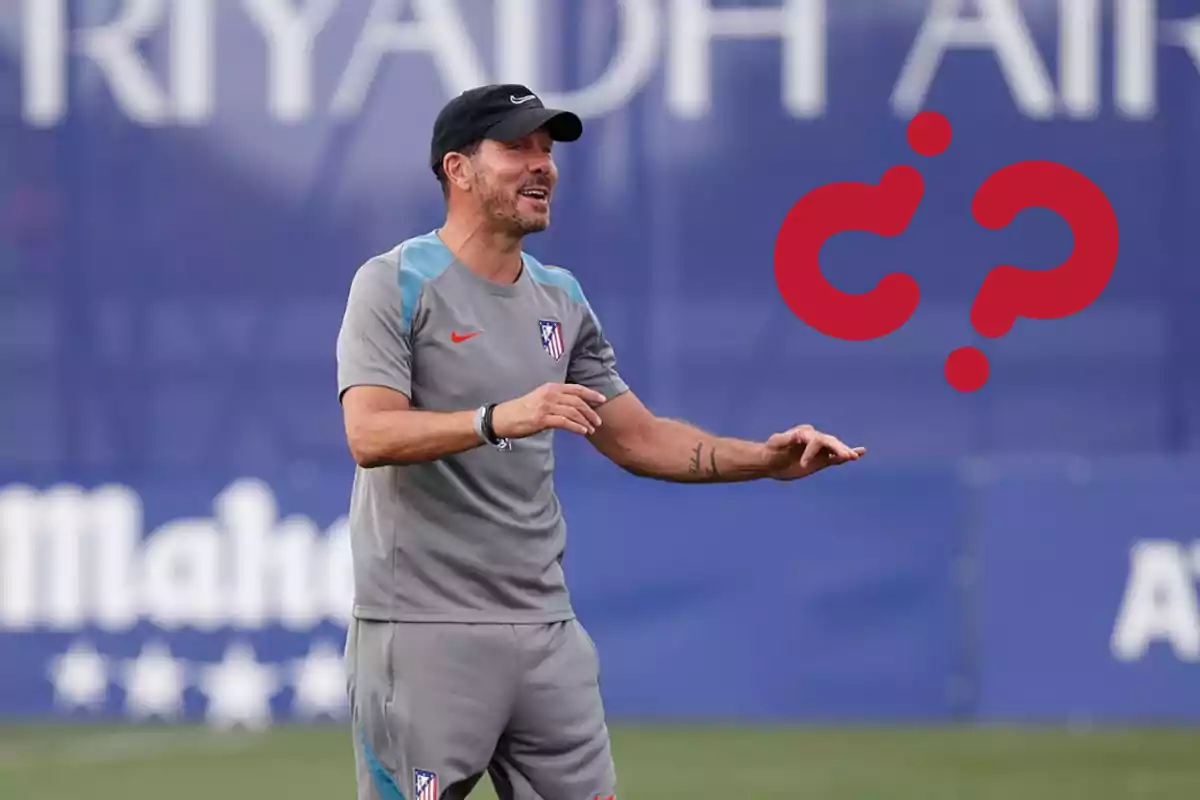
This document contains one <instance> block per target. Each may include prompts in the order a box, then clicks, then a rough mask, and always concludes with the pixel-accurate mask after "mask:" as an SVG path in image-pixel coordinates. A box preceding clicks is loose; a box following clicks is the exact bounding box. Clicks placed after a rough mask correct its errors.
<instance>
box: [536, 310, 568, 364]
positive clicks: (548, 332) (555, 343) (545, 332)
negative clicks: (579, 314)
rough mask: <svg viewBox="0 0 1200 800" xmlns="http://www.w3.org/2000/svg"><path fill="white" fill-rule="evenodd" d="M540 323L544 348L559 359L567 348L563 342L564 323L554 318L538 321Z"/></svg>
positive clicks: (554, 357)
mask: <svg viewBox="0 0 1200 800" xmlns="http://www.w3.org/2000/svg"><path fill="white" fill-rule="evenodd" d="M538 325H539V326H540V327H541V329H542V349H543V350H545V351H546V352H547V353H549V354H550V357H551V358H553V359H554V360H555V361H558V360H559V359H560V358H562V356H563V352H564V351H565V350H566V349H567V348H566V345H564V344H563V332H562V323H561V322H556V321H555V320H552V319H543V320H539V321H538Z"/></svg>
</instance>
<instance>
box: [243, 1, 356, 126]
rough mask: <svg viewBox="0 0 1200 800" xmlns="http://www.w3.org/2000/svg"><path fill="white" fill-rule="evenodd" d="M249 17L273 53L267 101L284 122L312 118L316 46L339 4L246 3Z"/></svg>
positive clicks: (333, 2)
mask: <svg viewBox="0 0 1200 800" xmlns="http://www.w3.org/2000/svg"><path fill="white" fill-rule="evenodd" d="M245 3H246V13H247V14H249V15H250V18H251V19H253V20H254V22H255V24H257V25H258V27H259V30H261V31H262V34H263V38H264V39H265V40H266V43H267V49H268V50H269V51H270V58H269V60H268V62H267V64H268V67H267V69H268V74H267V87H268V88H267V97H268V98H269V100H268V103H269V104H270V110H271V113H272V114H274V115H275V118H276V119H278V120H280V121H281V122H299V121H301V120H303V119H305V118H306V117H308V116H309V115H310V114H312V106H313V74H312V67H313V65H312V56H313V46H314V43H315V41H316V38H317V34H318V33H320V32H321V31H322V30H323V29H324V28H325V25H326V24H327V23H328V22H329V19H330V17H332V16H333V12H334V11H335V10H336V9H337V6H338V0H306V2H303V3H301V4H300V7H298V8H297V6H296V4H295V3H294V2H293V0H245Z"/></svg>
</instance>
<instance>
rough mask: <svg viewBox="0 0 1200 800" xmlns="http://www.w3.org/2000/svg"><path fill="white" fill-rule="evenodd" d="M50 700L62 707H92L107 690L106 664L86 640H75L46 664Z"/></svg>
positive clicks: (102, 700)
mask: <svg viewBox="0 0 1200 800" xmlns="http://www.w3.org/2000/svg"><path fill="white" fill-rule="evenodd" d="M49 675H50V680H51V681H52V682H53V683H54V702H55V703H57V704H58V705H60V706H62V707H65V708H89V709H95V708H97V707H99V706H100V705H101V704H102V703H103V702H104V697H105V695H106V693H107V689H108V664H107V661H106V660H105V658H104V656H102V655H100V654H99V653H98V652H96V648H94V647H92V645H91V644H90V643H87V642H84V643H80V642H75V643H74V644H72V645H71V648H70V649H69V650H67V652H65V653H63V654H62V655H60V656H57V657H56V658H55V659H54V660H53V661H52V663H51V664H50V669H49Z"/></svg>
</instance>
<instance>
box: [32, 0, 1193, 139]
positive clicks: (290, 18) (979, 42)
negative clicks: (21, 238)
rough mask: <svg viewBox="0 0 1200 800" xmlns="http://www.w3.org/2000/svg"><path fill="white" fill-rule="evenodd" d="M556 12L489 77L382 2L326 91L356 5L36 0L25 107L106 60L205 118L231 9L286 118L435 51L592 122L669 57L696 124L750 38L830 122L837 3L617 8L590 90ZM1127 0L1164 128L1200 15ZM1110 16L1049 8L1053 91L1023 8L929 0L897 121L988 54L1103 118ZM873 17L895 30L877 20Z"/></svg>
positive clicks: (528, 14) (171, 109)
mask: <svg viewBox="0 0 1200 800" xmlns="http://www.w3.org/2000/svg"><path fill="white" fill-rule="evenodd" d="M544 2H546V0H493V9H494V13H493V14H492V15H491V20H492V25H493V27H492V30H491V33H490V35H491V37H492V39H493V43H494V47H493V48H492V49H493V50H494V64H493V65H492V66H494V69H493V70H492V71H491V72H490V73H489V70H488V68H487V66H485V64H484V60H483V56H482V54H481V47H480V46H479V45H478V43H477V42H476V41H475V40H474V39H473V38H472V35H471V31H469V30H468V28H467V25H466V22H465V18H464V14H465V12H464V9H463V5H462V4H461V3H460V1H459V0H371V3H370V5H369V9H368V11H367V14H366V17H365V21H364V22H363V25H362V28H361V30H360V31H359V32H358V34H357V37H356V39H355V41H354V43H353V47H352V48H351V50H350V52H349V56H348V59H347V61H346V62H345V64H344V66H343V67H341V68H340V69H337V68H335V69H337V72H335V74H334V75H333V77H334V78H335V81H334V83H333V85H334V87H335V88H334V91H333V93H332V96H331V97H329V98H318V97H316V90H315V88H314V84H315V83H316V81H315V80H314V75H313V71H314V68H315V61H314V52H315V47H316V42H317V40H318V38H319V37H320V35H321V33H322V32H323V31H324V30H325V29H326V28H327V27H328V26H329V23H330V21H331V20H332V19H333V16H334V14H335V12H337V11H338V10H339V9H341V8H343V7H344V6H345V7H348V6H349V5H350V4H342V3H341V2H340V0H239V2H234V0H220V3H218V2H217V0H114V5H115V8H114V14H113V16H112V17H111V18H106V20H105V21H104V23H103V24H99V25H97V24H92V25H83V26H82V27H79V28H76V29H71V22H70V19H71V16H70V15H69V14H68V13H67V12H68V7H69V6H68V0H24V3H23V6H22V9H23V24H22V27H21V36H22V50H23V54H22V60H21V69H22V80H21V85H22V91H23V99H22V107H23V111H22V113H23V117H24V119H25V121H26V122H27V123H29V124H31V125H34V126H38V127H52V126H54V125H57V124H60V123H61V122H62V120H63V119H64V118H65V116H66V114H67V112H68V110H69V109H68V104H69V102H70V97H71V92H70V91H69V89H70V88H71V87H69V86H68V80H69V71H68V69H67V64H68V61H69V59H70V58H71V57H72V55H75V56H77V57H79V58H81V59H83V60H85V61H87V62H90V64H91V65H93V67H94V71H95V72H96V73H97V74H98V77H99V79H100V80H102V81H103V82H104V83H105V84H106V85H107V87H108V89H109V90H110V91H111V95H112V97H113V98H114V100H115V103H116V106H117V108H118V109H120V111H121V112H123V113H124V114H125V115H126V116H128V117H129V118H130V119H131V120H133V121H135V122H138V123H140V124H144V125H168V124H183V125H191V126H195V125H201V124H205V123H207V122H208V121H209V120H211V119H212V116H213V113H214V110H215V108H216V104H217V102H218V101H219V99H220V98H219V97H218V96H217V88H216V87H217V81H216V69H217V67H218V65H219V64H220V63H221V58H220V52H221V51H220V47H221V42H220V41H218V40H217V32H218V30H219V29H218V27H217V25H216V21H217V16H216V15H217V13H218V11H221V12H223V13H237V14H244V15H245V16H246V18H247V19H249V20H250V21H251V22H252V23H253V24H254V25H255V27H257V28H258V30H259V31H260V33H261V35H262V38H263V42H264V45H263V46H264V48H265V56H266V57H265V59H264V60H265V63H266V75H265V77H261V78H260V77H258V76H247V75H238V76H236V77H237V79H238V80H240V81H244V80H262V81H263V82H264V84H265V86H266V89H267V91H266V97H267V111H268V113H269V114H270V115H271V117H272V118H274V119H276V120H279V121H281V122H289V123H294V122H302V121H304V120H307V119H309V118H311V117H312V116H313V115H314V114H315V113H321V111H323V110H325V109H327V110H328V111H329V113H331V114H333V115H334V116H336V117H340V118H346V117H352V116H355V115H357V114H360V113H362V111H363V108H364V105H365V103H366V99H367V96H368V94H369V91H370V88H371V86H372V85H373V84H374V82H375V81H376V80H377V79H378V77H379V73H380V71H381V70H383V69H384V62H385V58H386V57H387V56H390V55H404V54H409V55H415V56H417V57H419V58H428V59H430V61H431V62H432V63H433V65H434V67H435V68H436V71H437V73H438V75H439V77H440V83H441V89H442V92H443V94H444V95H445V96H451V95H454V94H456V93H458V92H459V91H461V90H463V89H465V88H467V87H469V86H473V85H477V84H481V83H486V82H488V81H489V80H513V81H520V82H523V83H526V84H528V85H529V86H531V87H533V88H534V89H535V90H537V91H538V92H539V94H540V95H541V96H542V97H543V98H545V99H546V101H547V102H548V103H553V104H561V105H567V106H569V107H571V108H573V109H575V110H576V111H578V112H579V113H580V114H581V115H582V116H584V117H600V116H603V115H606V114H609V113H611V112H613V111H616V110H618V109H620V108H622V107H623V106H625V105H626V104H627V103H629V102H630V100H632V98H634V97H635V96H636V95H637V94H638V92H640V91H641V89H642V87H643V86H645V85H646V84H647V82H648V81H649V80H650V79H651V78H652V77H653V75H654V72H655V69H656V67H657V66H658V62H659V61H660V60H663V61H664V66H663V69H664V72H665V74H664V79H665V80H664V85H665V100H666V107H667V109H668V110H669V111H670V113H672V114H673V115H675V116H677V117H680V118H684V119H698V118H702V117H704V116H706V115H708V114H710V113H712V111H713V108H714V104H715V103H717V102H719V101H714V98H713V94H714V91H713V85H714V74H713V73H714V69H713V66H712V64H713V53H714V51H715V50H716V49H717V48H718V47H720V46H721V44H720V43H721V42H722V41H728V40H736V39H741V40H763V41H764V42H771V40H778V41H779V43H780V45H781V53H782V56H781V65H780V73H781V85H782V90H781V91H782V98H781V102H782V106H783V108H784V109H785V110H786V111H787V112H788V113H790V114H791V115H792V116H794V117H796V118H801V119H813V118H818V117H820V116H822V115H824V114H825V113H826V112H827V106H828V98H827V94H828V91H829V89H828V77H829V76H828V65H827V61H828V59H827V50H828V46H827V41H826V39H827V36H828V34H829V20H828V19H827V14H828V13H829V11H830V10H831V9H833V8H836V6H833V5H832V4H830V3H829V2H828V0H772V2H771V3H769V4H766V5H759V4H755V5H753V6H750V5H746V6H738V5H734V4H729V3H723V4H717V3H716V2H715V0H618V1H617V2H616V3H615V4H614V7H615V9H616V10H617V14H618V17H619V24H618V29H617V36H616V42H615V45H614V49H613V55H612V57H611V59H610V61H609V63H608V65H607V66H606V67H605V69H604V70H603V71H602V72H601V74H600V75H599V76H598V77H597V78H596V79H595V80H594V81H592V83H590V84H589V85H587V86H583V87H580V88H576V89H573V90H569V91H568V90H563V91H561V92H557V93H556V92H553V91H551V90H550V87H551V86H552V85H553V84H554V83H555V81H556V80H561V77H562V76H560V75H546V74H544V73H545V67H544V65H543V63H542V58H543V54H544V50H545V48H544V47H543V46H542V44H543V43H544V41H545V38H546V37H548V36H553V35H555V34H556V31H551V30H547V28H548V25H547V17H548V15H547V14H546V13H544V12H545V9H544V8H543V4H544ZM1114 2H1115V7H1114V11H1113V14H1112V15H1111V16H1112V36H1113V60H1114V67H1113V86H1112V97H1113V103H1114V108H1115V110H1116V113H1117V114H1118V115H1120V116H1121V117H1123V118H1127V119H1139V120H1145V119H1150V118H1152V117H1154V116H1155V115H1156V114H1157V113H1158V83H1159V81H1158V70H1157V60H1158V50H1159V47H1160V45H1162V46H1171V47H1180V48H1182V49H1184V50H1185V51H1186V52H1187V53H1188V54H1189V56H1190V57H1191V59H1192V61H1193V63H1194V64H1196V65H1197V66H1198V67H1200V18H1195V19H1184V20H1167V21H1160V20H1159V17H1158V11H1159V8H1158V3H1157V2H1156V1H1155V0H1114ZM355 5H356V7H359V6H358V5H357V4H355ZM362 5H363V6H366V3H363V4H362ZM1107 6H1108V4H1107V3H1104V2H1102V0H1057V2H1055V3H1054V4H1051V5H1048V6H1047V7H1046V8H1047V10H1050V11H1054V12H1056V14H1057V17H1058V20H1057V30H1058V39H1057V48H1058V52H1057V54H1056V55H1057V64H1058V75H1057V85H1056V84H1055V82H1054V79H1053V78H1052V77H1051V75H1050V72H1049V70H1048V68H1047V66H1046V64H1047V62H1048V61H1050V60H1051V59H1050V55H1049V54H1048V55H1046V56H1045V57H1044V56H1043V55H1042V54H1041V53H1039V52H1038V49H1037V47H1036V45H1035V43H1034V40H1033V36H1032V34H1031V32H1030V25H1029V20H1028V19H1027V18H1026V16H1025V15H1023V13H1022V10H1021V8H1022V7H1021V2H1020V0H973V2H972V3H971V4H970V5H969V6H968V4H967V3H966V2H964V0H929V2H928V5H927V6H926V7H925V14H924V17H923V19H922V23H921V26H920V29H919V32H918V33H917V36H916V38H915V39H914V41H913V43H912V46H911V47H910V48H909V52H908V55H907V58H906V60H905V62H904V64H903V66H902V67H901V69H900V71H899V74H898V76H897V80H896V81H895V85H894V87H893V91H892V96H891V108H892V111H893V112H894V113H896V114H897V115H901V116H908V115H911V114H914V113H916V112H917V111H918V110H920V109H921V108H922V107H924V105H925V102H926V100H927V98H928V96H929V92H930V89H931V87H932V86H934V85H935V83H936V81H937V80H938V77H939V75H940V74H941V73H942V72H943V71H944V70H949V69H952V66H951V65H950V64H949V63H948V62H950V61H951V59H948V58H947V57H946V56H947V53H950V52H952V51H962V50H968V51H981V50H982V51H986V52H990V53H991V54H992V55H993V56H994V58H995V60H996V63H997V66H998V68H999V70H1000V74H1001V75H1002V76H1003V78H1004V81H1005V83H1006V85H1007V86H1008V91H1009V95H1010V96H1011V98H1012V100H1013V102H1014V104H1015V106H1016V109H1017V110H1018V112H1019V113H1021V114H1023V115H1026V116H1028V117H1031V118H1034V119H1053V118H1057V117H1066V118H1071V119H1093V118H1095V117H1097V116H1098V115H1099V114H1100V111H1101V108H1102V106H1103V103H1102V102H1101V100H1102V92H1101V86H1102V85H1103V84H1102V77H1101V76H1102V75H1103V74H1104V66H1105V65H1104V64H1103V63H1102V59H1101V55H1100V54H1101V52H1102V51H1103V47H1102V43H1103V36H1102V35H1101V33H1102V26H1103V24H1104V19H1105V15H1104V13H1103V11H1104V10H1105V9H1106V8H1107ZM569 7H570V6H568V8H569ZM968 8H971V9H977V13H971V12H969V11H968V10H967V9H968ZM1039 8H1041V6H1039ZM564 13H566V12H564ZM871 24H879V25H884V24H888V25H894V24H895V23H894V22H887V23H885V22H879V23H869V22H868V23H863V25H871ZM1039 24H1041V22H1040V20H1039ZM1046 24H1049V21H1047V23H1046ZM163 28H165V29H166V33H167V36H166V37H163V44H164V46H165V48H166V51H167V52H166V58H165V62H164V63H165V66H164V67H163V72H164V73H166V74H165V75H156V74H155V71H154V70H153V69H152V68H151V65H150V64H148V63H147V62H146V60H145V59H144V58H143V57H142V56H141V54H140V53H139V52H138V47H137V46H138V44H139V43H140V42H142V41H143V40H145V39H147V38H149V37H151V36H153V35H154V34H156V33H158V32H159V31H160V29H163ZM856 29H857V30H862V25H856V26H852V27H851V26H847V27H846V28H843V30H847V31H848V32H850V33H848V35H853V31H854V30H856ZM772 44H773V42H772ZM664 54H665V55H664ZM227 77H228V76H227Z"/></svg>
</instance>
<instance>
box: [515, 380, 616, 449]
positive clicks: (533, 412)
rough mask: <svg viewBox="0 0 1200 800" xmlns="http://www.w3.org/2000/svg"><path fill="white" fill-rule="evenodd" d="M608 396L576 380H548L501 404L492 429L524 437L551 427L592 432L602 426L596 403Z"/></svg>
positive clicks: (587, 434) (590, 433)
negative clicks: (556, 381) (521, 395)
mask: <svg viewBox="0 0 1200 800" xmlns="http://www.w3.org/2000/svg"><path fill="white" fill-rule="evenodd" d="M605 400H606V398H605V397H604V395H602V394H600V393H599V392H597V391H595V390H592V389H588V388H586V387H584V386H580V385H578V384H575V383H546V384H543V385H541V386H539V387H538V388H536V389H534V390H533V391H532V392H530V393H529V394H527V395H525V396H524V397H518V398H516V399H515V400H509V401H507V402H504V403H500V404H499V405H497V406H496V408H495V410H494V411H493V412H492V430H494V431H495V433H496V435H497V436H499V437H500V438H502V439H520V438H523V437H525V436H532V435H533V434H535V433H540V432H541V431H544V430H546V429H547V428H561V429H563V430H565V431H571V432H572V433H580V434H583V435H584V436H591V435H592V434H593V433H595V432H596V428H597V427H599V426H600V415H599V414H597V413H596V410H595V409H594V408H593V407H592V406H593V405H601V404H602V403H604V402H605Z"/></svg>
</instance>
